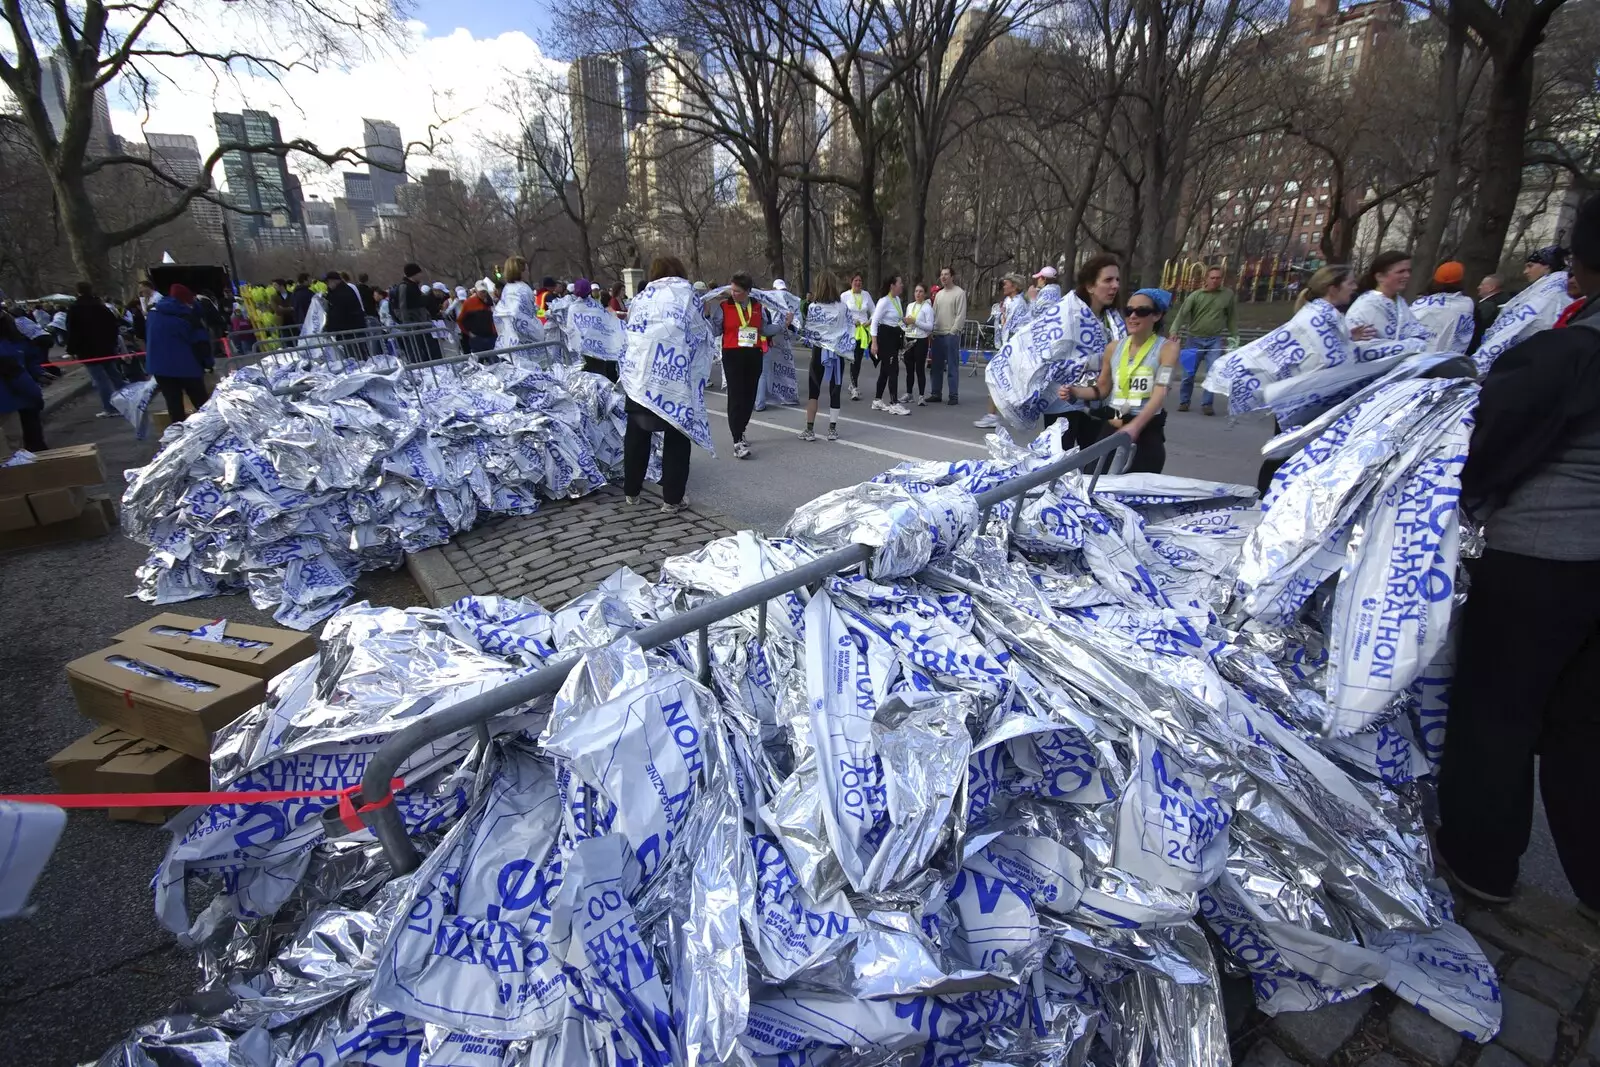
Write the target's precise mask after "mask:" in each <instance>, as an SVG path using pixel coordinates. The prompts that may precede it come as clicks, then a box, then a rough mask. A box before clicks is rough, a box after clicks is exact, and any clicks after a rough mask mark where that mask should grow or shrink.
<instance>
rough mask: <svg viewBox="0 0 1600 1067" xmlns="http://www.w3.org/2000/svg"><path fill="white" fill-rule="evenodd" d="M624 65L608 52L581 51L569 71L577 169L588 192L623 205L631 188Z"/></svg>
mask: <svg viewBox="0 0 1600 1067" xmlns="http://www.w3.org/2000/svg"><path fill="white" fill-rule="evenodd" d="M619 85H620V65H619V64H618V63H617V61H616V59H614V58H612V57H611V56H605V55H588V56H579V57H578V58H577V59H576V60H574V61H573V63H572V66H571V67H570V68H568V71H567V95H568V104H569V108H570V111H571V116H572V170H573V174H574V176H575V177H576V179H577V182H578V186H579V188H581V189H582V190H583V191H584V194H585V198H586V199H588V200H589V201H590V202H592V203H594V204H597V205H601V206H603V207H611V206H616V205H620V204H621V203H622V201H623V198H624V197H625V196H626V193H627V183H626V177H625V174H626V171H625V167H626V155H625V152H624V149H623V136H622V134H623V130H622V115H623V112H622V100H621V94H620V92H619Z"/></svg>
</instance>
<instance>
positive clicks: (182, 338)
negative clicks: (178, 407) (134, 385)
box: [144, 296, 211, 378]
mask: <svg viewBox="0 0 1600 1067" xmlns="http://www.w3.org/2000/svg"><path fill="white" fill-rule="evenodd" d="M210 348H211V334H210V333H209V332H207V330H206V328H205V324H204V323H202V322H201V321H200V313H199V312H197V311H195V310H194V309H193V308H191V307H189V306H187V305H186V304H183V303H182V302H180V301H178V300H175V299H174V298H172V297H170V296H164V297H162V298H161V299H160V300H157V301H156V304H155V307H153V308H151V309H150V313H149V314H148V315H147V316H145V324H144V365H145V368H146V369H147V370H149V372H150V373H151V374H154V375H160V376H161V377H163V378H198V377H200V376H201V374H202V368H201V365H200V354H201V353H202V352H209V351H210Z"/></svg>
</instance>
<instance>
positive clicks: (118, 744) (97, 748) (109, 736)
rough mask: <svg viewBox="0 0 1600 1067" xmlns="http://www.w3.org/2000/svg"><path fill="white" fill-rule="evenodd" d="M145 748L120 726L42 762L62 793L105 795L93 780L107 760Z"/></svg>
mask: <svg viewBox="0 0 1600 1067" xmlns="http://www.w3.org/2000/svg"><path fill="white" fill-rule="evenodd" d="M143 744H148V742H147V741H145V739H144V738H142V737H135V736H133V735H132V734H130V733H129V732H128V731H126V730H124V729H123V728H122V727H120V726H101V727H99V728H98V729H96V730H94V731H92V732H91V733H88V734H86V735H84V736H83V737H80V738H78V739H77V740H76V741H74V742H72V744H70V745H68V746H67V747H66V748H64V749H62V750H61V751H60V752H57V753H56V754H55V755H54V756H51V757H50V758H49V759H47V760H45V761H44V766H45V769H46V770H47V771H49V772H50V777H52V778H54V779H55V780H56V785H58V786H60V787H61V791H62V792H63V793H104V792H107V790H104V789H101V788H100V783H99V781H98V779H97V778H96V777H95V775H96V772H98V771H99V770H100V767H101V765H103V764H104V763H105V762H106V761H107V760H109V759H112V758H113V757H115V756H116V755H117V754H118V753H121V752H124V751H126V750H127V749H130V748H132V747H134V746H135V745H143Z"/></svg>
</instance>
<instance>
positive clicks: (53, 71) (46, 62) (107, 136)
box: [39, 48, 121, 156]
mask: <svg viewBox="0 0 1600 1067" xmlns="http://www.w3.org/2000/svg"><path fill="white" fill-rule="evenodd" d="M39 91H40V95H41V96H43V97H44V111H45V115H46V116H47V117H48V118H49V120H50V130H51V132H52V133H54V134H55V135H56V137H58V138H59V137H60V136H61V134H62V132H63V131H64V130H65V129H66V125H67V100H68V95H69V94H70V93H71V91H72V60H71V58H70V57H69V56H68V55H67V53H66V52H65V51H63V50H62V49H60V48H57V49H56V50H55V51H53V52H51V53H50V54H49V55H47V56H44V57H42V58H41V60H40V63H39ZM120 147H121V138H119V137H117V135H116V134H114V133H112V132H111V107H110V105H109V104H107V103H106V90H105V87H104V86H102V87H101V88H99V89H96V90H95V93H94V104H93V105H92V106H91V107H90V110H89V144H88V152H89V155H91V156H105V155H110V154H111V153H112V152H114V151H115V150H117V149H118V148H120Z"/></svg>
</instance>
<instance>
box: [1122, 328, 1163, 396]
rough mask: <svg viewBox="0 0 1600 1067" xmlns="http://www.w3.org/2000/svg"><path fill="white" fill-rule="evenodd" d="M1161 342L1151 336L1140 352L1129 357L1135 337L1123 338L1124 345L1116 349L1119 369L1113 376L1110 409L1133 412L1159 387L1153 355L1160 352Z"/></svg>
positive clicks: (1158, 337)
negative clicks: (1159, 344)
mask: <svg viewBox="0 0 1600 1067" xmlns="http://www.w3.org/2000/svg"><path fill="white" fill-rule="evenodd" d="M1160 340H1161V336H1160V335H1159V334H1151V335H1150V338H1149V340H1147V341H1145V343H1144V344H1142V345H1140V346H1139V351H1138V353H1137V354H1135V355H1133V356H1132V357H1131V358H1130V355H1129V349H1130V348H1131V347H1132V346H1131V344H1130V342H1131V341H1132V338H1128V337H1125V338H1123V339H1122V346H1121V347H1120V348H1118V349H1117V363H1116V367H1115V368H1114V370H1113V372H1112V375H1111V406H1112V407H1114V408H1116V409H1117V410H1118V411H1121V412H1124V413H1126V412H1129V411H1133V410H1135V409H1136V408H1139V407H1142V406H1143V405H1144V402H1145V401H1146V400H1149V399H1150V394H1151V392H1153V391H1154V390H1155V387H1156V361H1152V360H1151V359H1150V354H1151V353H1152V352H1156V351H1159V348H1158V346H1157V342H1158V341H1160Z"/></svg>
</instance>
